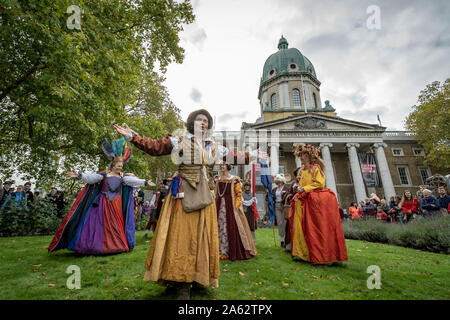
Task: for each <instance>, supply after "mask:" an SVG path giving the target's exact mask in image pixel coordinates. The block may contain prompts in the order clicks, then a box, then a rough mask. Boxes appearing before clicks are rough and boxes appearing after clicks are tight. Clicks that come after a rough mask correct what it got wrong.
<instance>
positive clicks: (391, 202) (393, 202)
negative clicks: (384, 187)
mask: <svg viewBox="0 0 450 320" xmlns="http://www.w3.org/2000/svg"><path fill="white" fill-rule="evenodd" d="M394 205H395V197H390V198H389V209H392V208H393V207H394Z"/></svg>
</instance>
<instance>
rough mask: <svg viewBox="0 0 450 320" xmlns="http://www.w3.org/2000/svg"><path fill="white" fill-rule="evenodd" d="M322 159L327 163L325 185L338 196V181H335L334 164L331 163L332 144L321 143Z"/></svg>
mask: <svg viewBox="0 0 450 320" xmlns="http://www.w3.org/2000/svg"><path fill="white" fill-rule="evenodd" d="M319 146H320V148H321V150H322V159H323V161H324V162H325V183H326V186H327V188H329V189H331V190H333V192H334V193H335V194H336V196H337V189H336V180H335V179H334V170H333V163H332V162H331V154H330V148H331V147H332V146H333V144H332V143H321V144H320V145H319Z"/></svg>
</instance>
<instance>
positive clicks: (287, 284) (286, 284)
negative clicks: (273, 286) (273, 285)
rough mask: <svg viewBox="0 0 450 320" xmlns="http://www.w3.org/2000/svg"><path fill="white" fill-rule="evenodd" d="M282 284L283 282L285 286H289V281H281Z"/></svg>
mask: <svg viewBox="0 0 450 320" xmlns="http://www.w3.org/2000/svg"><path fill="white" fill-rule="evenodd" d="M281 284H282V285H283V286H285V287H287V286H289V283H286V282H284V281H281Z"/></svg>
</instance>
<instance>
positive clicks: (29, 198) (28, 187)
mask: <svg viewBox="0 0 450 320" xmlns="http://www.w3.org/2000/svg"><path fill="white" fill-rule="evenodd" d="M23 191H25V193H26V195H27V202H28V203H29V204H30V203H32V202H33V201H34V194H33V192H32V191H31V182H29V181H28V182H27V183H25V184H24V189H23Z"/></svg>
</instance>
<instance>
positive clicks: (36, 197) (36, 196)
mask: <svg viewBox="0 0 450 320" xmlns="http://www.w3.org/2000/svg"><path fill="white" fill-rule="evenodd" d="M38 201H39V191H35V192H34V194H33V202H38Z"/></svg>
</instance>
